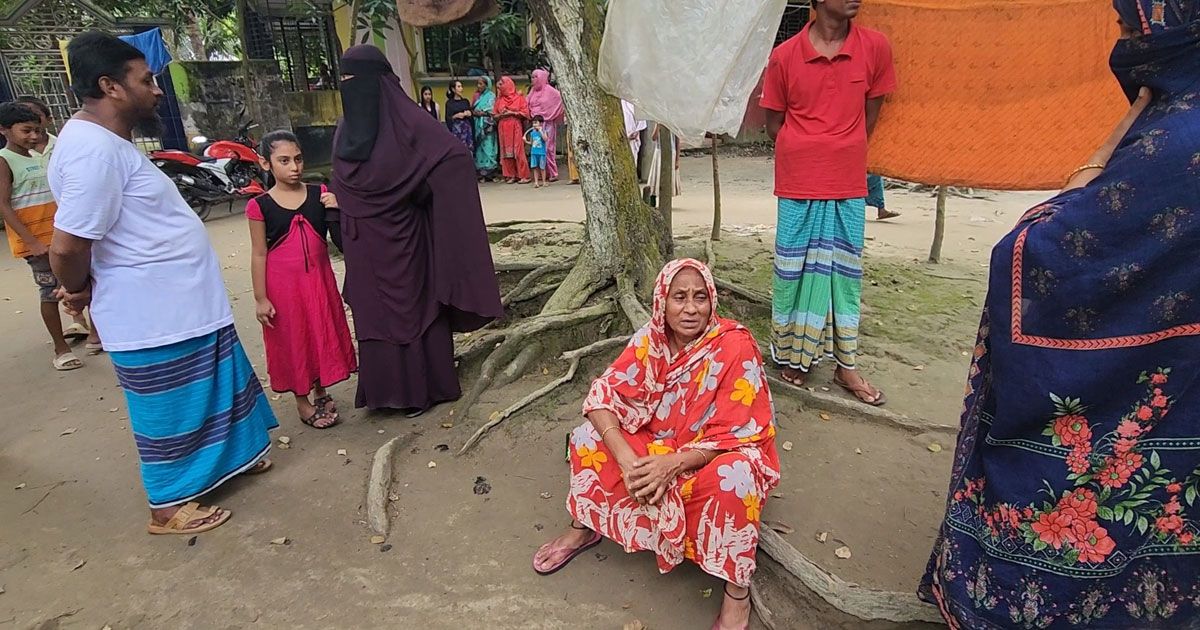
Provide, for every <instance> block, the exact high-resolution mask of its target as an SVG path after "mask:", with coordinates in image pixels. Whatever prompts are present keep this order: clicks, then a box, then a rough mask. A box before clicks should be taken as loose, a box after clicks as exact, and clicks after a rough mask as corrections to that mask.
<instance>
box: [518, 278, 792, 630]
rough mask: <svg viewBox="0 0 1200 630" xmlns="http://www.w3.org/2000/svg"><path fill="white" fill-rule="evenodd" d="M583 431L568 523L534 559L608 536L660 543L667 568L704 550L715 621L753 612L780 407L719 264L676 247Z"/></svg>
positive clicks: (570, 552) (560, 555)
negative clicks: (731, 310)
mask: <svg viewBox="0 0 1200 630" xmlns="http://www.w3.org/2000/svg"><path fill="white" fill-rule="evenodd" d="M583 411H584V414H586V416H587V422H584V423H583V424H582V425H580V426H579V427H578V428H577V429H575V431H574V432H573V433H572V434H571V443H570V445H571V449H570V450H571V488H570V492H569V497H568V499H567V510H568V511H569V512H570V513H571V516H572V517H573V519H574V520H573V521H572V522H571V527H570V529H569V530H567V532H566V533H564V534H563V535H561V536H559V537H558V538H556V539H554V540H552V541H550V542H548V543H546V544H545V545H543V546H542V547H541V548H540V549H538V551H537V554H536V555H534V558H533V568H534V570H535V571H537V572H538V573H540V574H542V575H549V574H551V573H554V572H555V571H558V570H559V569H561V568H563V567H564V566H566V564H567V563H568V562H570V561H571V560H572V559H573V558H575V557H576V556H578V555H579V554H581V553H583V552H584V551H586V550H587V549H589V548H591V547H593V546H595V545H596V544H599V542H600V541H601V539H602V538H609V539H611V540H612V541H614V542H616V543H617V544H619V545H621V546H622V547H624V548H625V550H626V551H627V552H634V551H653V552H654V554H655V555H656V556H657V557H658V567H659V570H660V571H662V572H663V573H666V572H668V571H670V570H671V569H673V568H675V567H676V566H677V565H679V564H680V563H682V562H683V560H684V559H687V560H691V561H692V562H695V563H696V564H697V565H699V566H700V568H701V569H703V570H704V571H706V572H708V573H710V574H712V575H714V576H716V577H719V578H721V579H722V580H724V581H725V582H726V585H725V599H724V602H723V603H722V607H721V615H720V617H719V618H718V619H717V623H716V625H715V626H714V627H718V628H745V627H747V625H748V623H749V619H750V602H749V596H750V595H749V591H748V588H749V586H750V576H751V575H753V574H754V569H755V567H756V564H755V552H756V551H757V548H758V531H759V529H758V528H759V518H760V515H761V514H762V509H763V504H764V503H765V501H766V498H767V496H768V495H769V494H770V491H771V489H772V488H774V487H775V485H776V484H778V483H779V458H778V456H777V455H776V452H775V423H774V411H773V406H772V404H771V393H770V391H769V390H768V389H767V381H766V376H765V375H764V372H763V364H762V357H761V356H760V354H759V350H758V344H757V343H756V342H755V341H754V337H753V336H752V335H751V334H750V331H749V330H747V329H746V328H745V327H743V326H741V325H740V324H738V323H737V322H734V321H731V320H728V319H722V318H720V317H718V316H717V294H716V289H715V286H714V284H713V280H712V275H711V274H710V273H709V271H708V268H707V267H705V266H704V265H703V264H701V263H699V262H697V261H695V260H676V261H674V262H671V263H670V264H668V265H667V266H666V268H665V269H663V271H662V273H661V274H660V275H659V277H658V282H657V284H656V286H655V291H654V314H653V317H652V318H651V320H650V323H649V324H647V325H646V326H645V327H644V328H642V329H641V330H640V331H638V333H637V334H636V335H634V337H633V340H632V341H631V342H630V344H629V346H628V347H627V348H626V349H625V352H623V353H622V354H621V356H620V357H619V358H618V359H617V360H616V362H615V363H613V365H612V366H611V367H610V368H608V370H607V371H606V372H604V374H603V375H602V376H601V377H600V378H599V379H597V380H596V381H595V383H593V384H592V390H591V393H590V394H589V396H588V398H587V401H586V402H585V403H584V408H583Z"/></svg>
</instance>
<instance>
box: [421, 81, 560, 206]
mask: <svg viewBox="0 0 1200 630" xmlns="http://www.w3.org/2000/svg"><path fill="white" fill-rule="evenodd" d="M531 76H532V81H531V87H530V89H529V95H528V96H526V95H524V94H521V92H520V91H519V90H517V86H516V83H515V82H514V81H513V80H512V78H511V77H503V78H501V79H500V81H499V83H498V85H496V86H493V84H492V79H491V78H490V77H479V78H478V79H477V80H476V82H475V97H474V98H473V99H468V98H467V97H466V96H464V95H463V84H462V81H454V82H453V83H451V84H450V86H449V89H447V90H446V105H445V112H444V114H442V113H441V112H439V108H438V104H437V103H436V102H435V101H434V100H433V88H431V87H429V86H425V87H423V88H421V99H420V105H421V109H423V110H425V111H426V112H428V113H429V115H430V116H433V117H434V118H439V119H440V118H444V120H445V121H446V127H447V128H448V129H449V130H450V133H451V134H453V135H454V137H456V138H458V139H459V141H461V142H462V143H463V144H464V145H465V146H466V147H467V149H468V150H469V151H471V152H473V153H474V155H475V170H476V172H477V174H478V176H479V180H480V181H488V182H490V181H495V180H496V178H497V177H500V178H503V180H504V181H505V182H506V183H509V184H527V183H529V182H530V170H529V159H528V158H529V156H528V154H527V152H526V146H525V130H526V127H527V126H528V125H529V123H530V122H531V121H532V120H533V119H534V118H535V117H537V116H541V117H542V120H543V121H545V122H544V123H543V125H542V136H543V138H544V139H545V142H546V176H547V179H548V181H551V182H553V181H557V180H558V160H557V146H556V145H557V141H558V129H559V127H560V126H561V125H562V124H563V122H564V121H565V119H566V110H565V109H564V107H563V100H562V95H561V94H560V93H559V91H558V89H557V88H555V87H554V86H552V85H550V73H549V72H547V71H546V70H534V71H533V74H532V75H531Z"/></svg>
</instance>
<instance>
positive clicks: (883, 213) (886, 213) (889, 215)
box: [875, 208, 900, 221]
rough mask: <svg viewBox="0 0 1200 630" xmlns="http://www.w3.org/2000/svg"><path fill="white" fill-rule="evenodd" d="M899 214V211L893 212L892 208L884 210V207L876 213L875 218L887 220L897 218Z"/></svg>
mask: <svg viewBox="0 0 1200 630" xmlns="http://www.w3.org/2000/svg"><path fill="white" fill-rule="evenodd" d="M898 216H900V213H899V212H893V211H891V210H884V209H883V208H880V209H879V214H877V215H875V220H876V221H887V220H888V219H895V218H896V217H898Z"/></svg>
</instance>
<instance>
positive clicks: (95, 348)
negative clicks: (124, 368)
mask: <svg viewBox="0 0 1200 630" xmlns="http://www.w3.org/2000/svg"><path fill="white" fill-rule="evenodd" d="M15 102H17V103H21V104H23V105H25V106H26V107H28V108H29V109H30V110H32V111H33V113H35V114H37V115H38V119H39V121H40V123H41V125H42V134H41V137H40V138H39V139H38V141H37V145H36V146H34V147H31V148H30V149H29V154H30V155H31V156H33V157H40V158H42V161H43V162H45V164H46V167H47V168H49V165H50V154H51V153H52V152H53V151H54V144H55V143H56V142H58V136H55V135H54V134H52V133H50V128H51V127H52V126H53V125H54V118H53V117H52V115H51V112H50V106H49V105H47V104H46V103H45V101H42V100H41V99H39V98H37V97H36V96H20V97H17V100H16V101H15ZM73 319H74V321H73V322H72V323H71V325H70V326H67V327H66V328H65V329H64V330H63V337H65V338H66V339H67V341H68V342H70V341H71V340H76V341H77V340H79V339H87V343H86V344H84V349H85V350H87V353H88V354H89V355H93V356H94V355H97V354H100V353H101V352H103V351H104V346H103V345H102V344H101V343H100V334H99V333H97V332H96V326H95V324H94V323H89V322H88V320H87V317H86V316H85V315H84V314H82V313H80V314H79V315H75V316H73Z"/></svg>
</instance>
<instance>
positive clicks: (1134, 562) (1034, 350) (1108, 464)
mask: <svg viewBox="0 0 1200 630" xmlns="http://www.w3.org/2000/svg"><path fill="white" fill-rule="evenodd" d="M1114 4H1115V6H1116V9H1117V11H1118V13H1120V15H1121V17H1122V21H1123V22H1124V23H1125V24H1128V25H1130V26H1136V27H1140V29H1141V31H1142V34H1141V35H1139V36H1136V37H1133V38H1132V39H1128V40H1122V41H1121V42H1119V43H1118V44H1117V46H1116V48H1115V49H1114V51H1113V55H1112V59H1111V64H1112V67H1113V70H1114V72H1115V73H1116V75H1117V78H1118V79H1119V80H1120V82H1121V85H1122V87H1123V88H1124V90H1125V92H1126V93H1127V94H1128V95H1129V97H1130V100H1131V101H1132V100H1133V99H1134V97H1135V96H1136V94H1137V92H1138V89H1139V87H1141V86H1147V87H1149V88H1151V89H1152V91H1153V95H1154V98H1153V100H1152V102H1151V104H1150V105H1149V106H1148V107H1147V109H1146V110H1145V111H1144V113H1143V114H1142V115H1141V116H1140V117H1139V119H1138V120H1137V121H1136V122H1135V123H1134V125H1133V127H1132V128H1131V129H1130V131H1129V133H1128V134H1127V135H1126V137H1125V138H1124V140H1122V142H1121V143H1120V145H1119V147H1118V148H1117V150H1116V151H1115V152H1114V153H1113V156H1112V158H1111V160H1110V161H1109V163H1108V165H1107V166H1106V168H1105V169H1104V171H1103V173H1102V174H1101V175H1100V176H1099V177H1098V178H1097V179H1096V180H1095V181H1093V182H1092V183H1090V184H1089V185H1088V186H1086V187H1084V188H1081V189H1076V190H1072V191H1068V192H1065V193H1063V194H1061V195H1059V196H1058V197H1056V198H1054V199H1052V200H1050V201H1049V202H1047V203H1046V204H1043V205H1042V206H1039V207H1037V208H1034V209H1033V210H1031V211H1030V212H1029V213H1028V214H1027V215H1026V216H1025V217H1023V218H1022V220H1021V221H1020V223H1019V224H1018V225H1017V227H1016V228H1015V229H1014V230H1013V231H1012V232H1011V233H1010V234H1009V235H1008V236H1007V237H1005V238H1004V239H1003V240H1002V241H1001V242H1000V243H999V244H998V245H997V246H996V248H995V250H994V251H993V253H992V268H991V280H990V287H989V292H988V298H987V302H986V306H985V311H984V315H983V323H982V326H981V329H980V334H979V343H978V345H977V347H976V349H975V356H974V360H973V361H972V365H971V370H970V375H969V382H968V387H967V395H966V400H965V406H964V412H963V418H962V430H961V432H960V434H959V438H958V445H957V449H956V452H955V458H954V470H953V474H952V478H951V485H950V496H949V498H948V500H947V511H946V517H945V521H944V523H943V525H942V528H941V531H940V533H939V536H938V541H937V543H936V546H935V548H934V552H933V556H932V558H931V560H930V564H929V569H928V572H927V574H926V576H925V579H924V580H923V582H922V584H921V588H920V594H921V596H922V598H924V599H926V600H927V601H930V602H933V603H936V604H937V605H938V606H939V607H940V609H941V612H942V614H943V616H944V617H945V618H946V620H947V623H949V624H950V626H951V627H952V628H972V629H976V628H981V629H991V628H1076V627H1088V628H1168V627H1170V628H1179V627H1200V579H1198V578H1200V267H1198V266H1197V265H1196V263H1195V262H1194V256H1195V255H1196V253H1197V252H1200V0H1115V2H1114Z"/></svg>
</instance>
